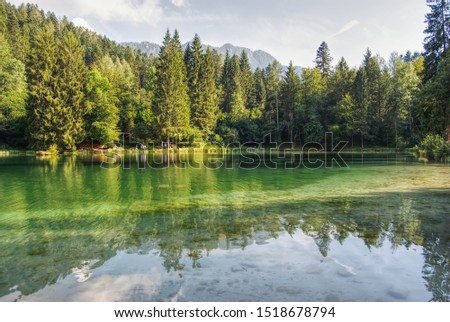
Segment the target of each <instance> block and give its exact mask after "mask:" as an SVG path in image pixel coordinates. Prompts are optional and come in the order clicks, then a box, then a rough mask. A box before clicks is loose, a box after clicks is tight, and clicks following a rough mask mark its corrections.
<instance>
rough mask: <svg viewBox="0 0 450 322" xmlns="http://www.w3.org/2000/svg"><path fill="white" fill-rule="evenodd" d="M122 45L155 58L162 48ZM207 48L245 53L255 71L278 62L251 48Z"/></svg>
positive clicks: (141, 44)
mask: <svg viewBox="0 0 450 322" xmlns="http://www.w3.org/2000/svg"><path fill="white" fill-rule="evenodd" d="M188 44H189V43H185V44H184V45H183V50H184V49H186V47H187V45H188ZM122 45H123V46H125V47H130V48H131V49H134V50H140V51H141V52H142V53H145V54H147V55H153V56H155V57H156V56H158V55H159V50H160V48H161V47H160V45H158V44H155V43H151V42H148V41H144V42H124V43H122ZM207 47H209V48H211V49H215V50H216V51H217V52H218V53H219V54H221V55H222V56H224V57H225V55H226V53H227V51H228V53H229V55H230V56H233V55H234V54H236V55H238V56H240V55H241V54H242V52H243V51H245V52H246V53H247V55H248V60H249V62H250V66H251V67H252V69H253V70H255V69H256V68H261V69H264V68H266V67H267V66H268V65H269V64H272V63H273V62H274V61H275V60H276V59H275V57H273V56H272V55H271V54H269V53H267V52H265V51H263V50H255V51H253V50H251V49H249V48H245V47H239V46H234V45H231V44H225V45H223V46H222V47H214V46H209V45H203V48H204V49H206V48H207ZM296 69H298V70H300V68H298V67H297V68H296Z"/></svg>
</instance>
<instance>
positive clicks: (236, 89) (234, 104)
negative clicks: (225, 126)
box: [229, 55, 248, 121]
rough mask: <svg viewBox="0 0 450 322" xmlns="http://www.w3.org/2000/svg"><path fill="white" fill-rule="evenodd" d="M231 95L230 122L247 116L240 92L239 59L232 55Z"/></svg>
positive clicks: (242, 94) (241, 92)
mask: <svg viewBox="0 0 450 322" xmlns="http://www.w3.org/2000/svg"><path fill="white" fill-rule="evenodd" d="M230 68H231V84H230V85H231V87H230V89H231V93H229V96H230V107H229V108H230V117H231V120H233V121H237V120H240V119H242V118H246V117H247V116H248V111H247V109H246V108H245V99H244V93H243V90H242V82H241V80H242V75H241V65H240V61H239V57H238V56H237V55H233V57H232V58H231V67H230Z"/></svg>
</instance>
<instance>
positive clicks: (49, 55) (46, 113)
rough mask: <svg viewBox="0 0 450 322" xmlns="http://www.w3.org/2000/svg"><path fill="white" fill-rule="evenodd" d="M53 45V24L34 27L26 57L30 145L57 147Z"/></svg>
mask: <svg viewBox="0 0 450 322" xmlns="http://www.w3.org/2000/svg"><path fill="white" fill-rule="evenodd" d="M57 57H58V56H57V45H56V41H55V37H54V33H53V26H51V25H46V26H45V27H44V28H42V29H40V30H37V31H36V32H35V33H34V34H33V37H32V39H31V51H30V57H29V67H28V79H29V91H30V92H29V93H30V96H29V102H28V107H29V113H28V123H29V132H30V143H31V144H32V146H33V147H36V148H41V149H48V148H50V147H51V146H54V147H58V132H57V131H58V124H59V119H58V118H59V116H60V115H61V113H62V111H61V105H60V103H59V100H58V97H57V88H56V87H57V81H56V78H57V73H56V70H57Z"/></svg>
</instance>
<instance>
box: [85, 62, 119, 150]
mask: <svg viewBox="0 0 450 322" xmlns="http://www.w3.org/2000/svg"><path fill="white" fill-rule="evenodd" d="M118 103H119V101H118V99H117V97H116V94H115V92H114V90H113V87H112V85H111V83H110V81H109V79H108V78H107V77H106V76H103V75H102V74H101V73H100V72H99V71H98V70H97V69H94V70H92V71H91V72H90V74H89V81H88V84H87V103H86V104H87V108H88V111H89V112H88V114H87V116H86V119H87V124H86V138H89V139H91V140H92V141H95V142H98V143H102V144H108V143H112V142H113V141H117V140H118V139H119V130H118V127H117V125H118V123H119V120H120V116H119V109H118V107H117V104H118Z"/></svg>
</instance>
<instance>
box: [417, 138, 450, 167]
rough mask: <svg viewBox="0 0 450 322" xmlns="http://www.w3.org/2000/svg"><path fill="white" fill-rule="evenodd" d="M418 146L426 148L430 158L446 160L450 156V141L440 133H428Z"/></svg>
mask: <svg viewBox="0 0 450 322" xmlns="http://www.w3.org/2000/svg"><path fill="white" fill-rule="evenodd" d="M418 148H419V149H422V150H424V152H425V155H426V158H427V159H428V160H432V161H435V162H445V161H446V160H447V159H448V158H449V157H450V143H448V142H445V140H444V139H443V138H442V136H440V135H435V134H434V135H433V134H427V135H426V136H425V137H424V139H423V140H422V141H421V142H420V145H419V147H418Z"/></svg>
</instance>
